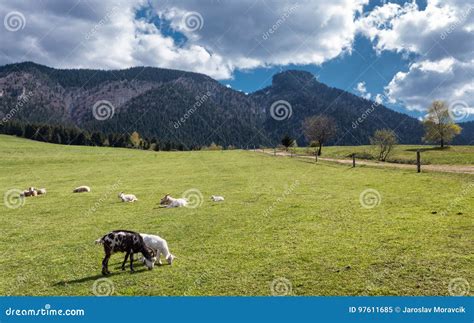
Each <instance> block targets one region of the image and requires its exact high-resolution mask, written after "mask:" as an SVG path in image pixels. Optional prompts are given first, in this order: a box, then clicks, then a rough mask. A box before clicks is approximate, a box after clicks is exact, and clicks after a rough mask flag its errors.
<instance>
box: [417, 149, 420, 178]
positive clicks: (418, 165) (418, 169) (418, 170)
mask: <svg viewBox="0 0 474 323" xmlns="http://www.w3.org/2000/svg"><path fill="white" fill-rule="evenodd" d="M416 172H417V173H421V152H420V151H419V150H417V151H416Z"/></svg>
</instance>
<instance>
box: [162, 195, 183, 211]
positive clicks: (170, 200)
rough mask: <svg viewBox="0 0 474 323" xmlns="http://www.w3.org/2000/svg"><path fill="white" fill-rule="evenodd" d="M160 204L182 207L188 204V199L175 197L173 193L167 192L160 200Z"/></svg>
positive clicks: (168, 206)
mask: <svg viewBox="0 0 474 323" xmlns="http://www.w3.org/2000/svg"><path fill="white" fill-rule="evenodd" d="M160 205H161V206H164V207H167V208H170V207H182V206H186V205H188V201H187V200H186V199H183V198H181V199H175V198H174V197H171V195H169V194H166V195H165V197H163V198H162V199H161V200H160Z"/></svg>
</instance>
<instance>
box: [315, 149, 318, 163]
mask: <svg viewBox="0 0 474 323" xmlns="http://www.w3.org/2000/svg"><path fill="white" fill-rule="evenodd" d="M314 162H315V163H317V162H318V150H317V149H315V150H314Z"/></svg>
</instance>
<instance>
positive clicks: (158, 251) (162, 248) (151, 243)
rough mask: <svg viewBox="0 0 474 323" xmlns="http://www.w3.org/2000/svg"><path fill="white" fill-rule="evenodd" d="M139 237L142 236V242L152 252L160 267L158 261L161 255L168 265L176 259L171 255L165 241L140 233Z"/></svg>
mask: <svg viewBox="0 0 474 323" xmlns="http://www.w3.org/2000/svg"><path fill="white" fill-rule="evenodd" d="M140 235H141V236H142V238H143V241H144V242H145V244H146V245H147V247H149V248H150V249H152V250H153V252H154V254H155V256H156V260H157V261H158V264H160V265H161V259H160V256H161V255H163V257H165V259H166V261H167V262H168V264H169V265H171V264H172V263H173V260H174V259H175V258H176V257H175V256H174V255H172V254H171V252H170V250H169V248H168V242H166V240H165V239H163V238H162V237H159V236H157V235H152V234H145V233H140ZM142 261H143V262H144V261H145V258H142Z"/></svg>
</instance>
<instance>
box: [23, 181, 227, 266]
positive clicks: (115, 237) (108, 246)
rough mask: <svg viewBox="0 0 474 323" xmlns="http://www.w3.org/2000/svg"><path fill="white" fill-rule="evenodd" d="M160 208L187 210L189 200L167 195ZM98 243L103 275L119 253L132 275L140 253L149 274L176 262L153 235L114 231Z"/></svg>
mask: <svg viewBox="0 0 474 323" xmlns="http://www.w3.org/2000/svg"><path fill="white" fill-rule="evenodd" d="M90 191H91V188H90V187H89V186H79V187H76V188H75V189H74V190H73V193H87V192H90ZM44 194H46V189H44V188H40V189H36V188H34V187H30V188H28V189H26V190H24V191H23V192H22V193H21V194H20V198H24V197H28V196H38V195H44ZM118 197H119V198H120V199H121V200H122V202H135V201H138V199H137V197H136V196H135V195H133V194H124V193H123V192H120V194H119V195H118ZM211 200H213V201H214V202H221V201H224V197H222V196H217V195H212V196H211ZM160 205H161V206H162V207H166V208H172V207H185V206H187V205H188V200H187V199H185V198H173V197H172V196H170V195H169V194H166V195H165V196H164V197H163V198H162V199H161V200H160ZM95 243H96V244H101V245H103V246H104V253H105V257H104V259H103V260H102V274H103V275H108V274H110V272H109V269H108V263H109V259H110V256H111V255H112V254H114V253H116V252H125V258H124V260H123V263H122V270H125V264H126V263H127V260H128V259H129V258H130V271H132V272H133V271H134V269H133V261H134V259H133V256H134V255H135V254H138V253H141V254H142V256H143V257H142V258H141V259H140V260H141V261H142V262H143V264H145V266H146V267H147V268H148V269H150V270H151V269H153V267H154V266H155V263H156V262H158V264H159V265H161V264H162V262H161V256H163V257H164V258H165V259H166V261H167V262H168V264H169V265H171V264H172V263H173V260H174V259H175V258H176V257H175V256H174V255H172V254H171V252H170V251H169V247H168V243H167V241H166V240H165V239H163V238H161V237H160V236H157V235H152V234H144V233H138V232H134V231H129V230H115V231H112V232H109V233H107V234H106V235H104V236H103V237H102V238H99V239H97V240H96V241H95Z"/></svg>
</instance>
